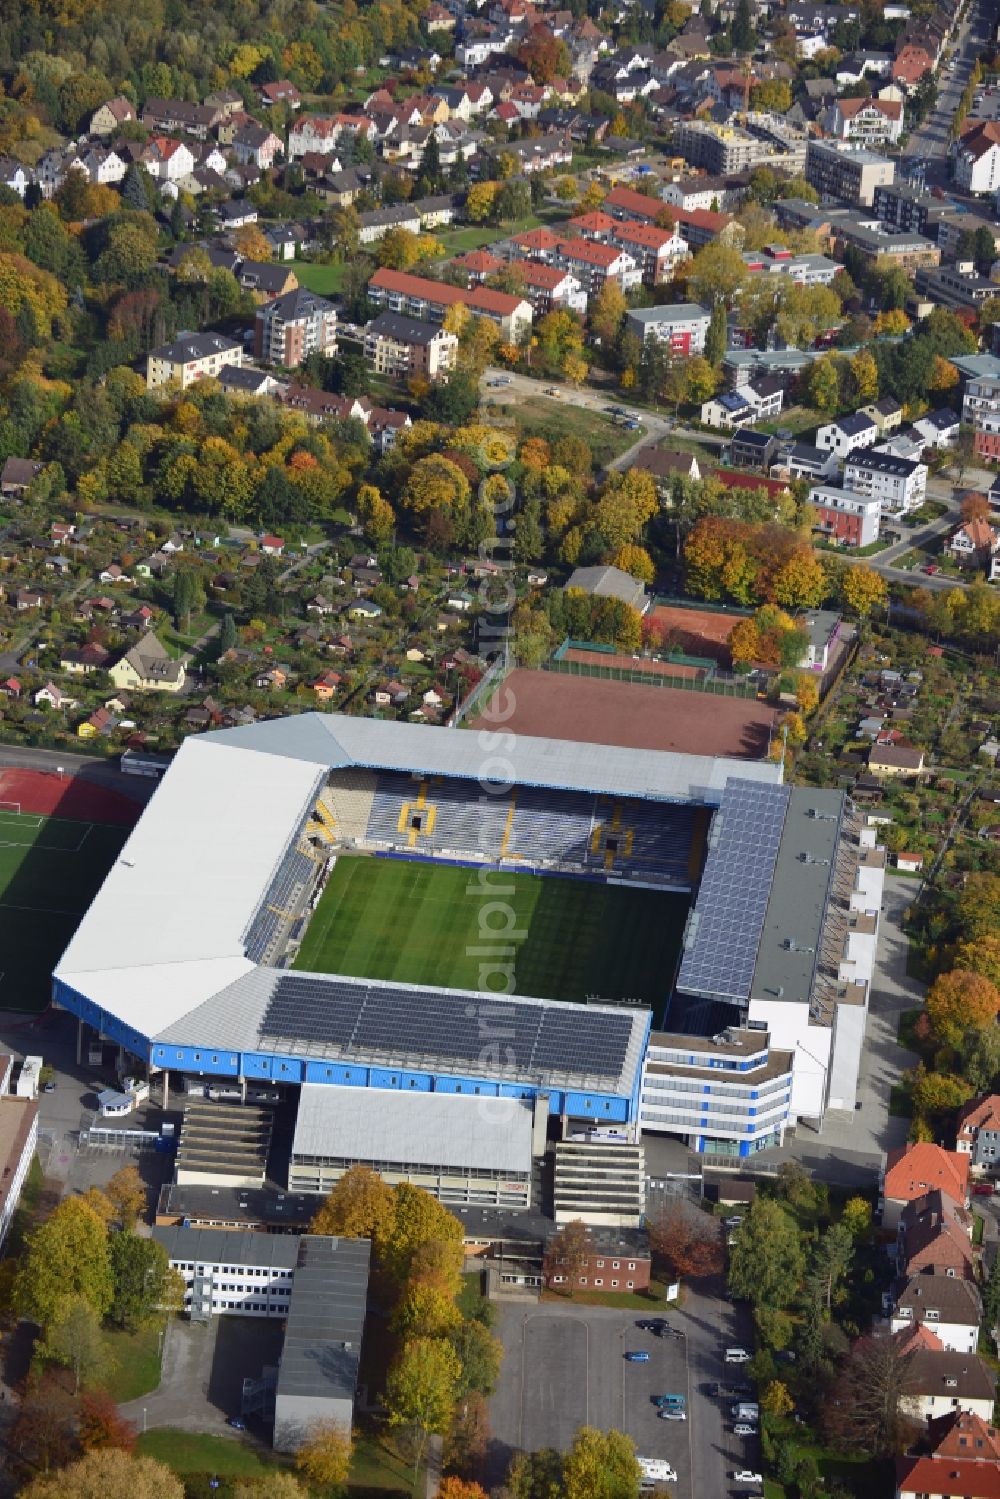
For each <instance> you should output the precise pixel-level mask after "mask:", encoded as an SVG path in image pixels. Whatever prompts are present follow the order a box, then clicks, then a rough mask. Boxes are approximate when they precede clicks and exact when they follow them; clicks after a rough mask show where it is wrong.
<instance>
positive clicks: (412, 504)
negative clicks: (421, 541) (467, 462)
mask: <svg viewBox="0 0 1000 1499" xmlns="http://www.w3.org/2000/svg"><path fill="white" fill-rule="evenodd" d="M400 498H401V500H402V503H403V505H404V506H405V507H406V509H407V510H412V511H415V512H416V513H417V514H422V513H426V512H427V511H430V510H446V511H450V512H455V511H457V510H460V509H463V508H464V507H465V506H466V505H467V504H468V501H469V481H468V479H467V478H466V477H465V474H464V473H463V472H462V470H461V469H460V468H459V467H458V465H457V464H455V463H453V462H452V461H451V459H450V458H445V457H443V456H442V455H441V454H440V453H430V454H428V456H427V457H426V458H420V459H418V461H417V462H416V463H415V464H414V465H413V467H412V469H411V470H410V475H409V478H408V479H407V481H406V483H405V485H404V486H403V491H402V494H401V496H400Z"/></svg>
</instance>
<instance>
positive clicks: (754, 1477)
mask: <svg viewBox="0 0 1000 1499" xmlns="http://www.w3.org/2000/svg"><path fill="white" fill-rule="evenodd" d="M733 1480H734V1482H736V1483H763V1482H764V1475H763V1474H762V1473H755V1472H754V1471H753V1469H752V1468H737V1469H736V1472H735V1473H734V1474H733Z"/></svg>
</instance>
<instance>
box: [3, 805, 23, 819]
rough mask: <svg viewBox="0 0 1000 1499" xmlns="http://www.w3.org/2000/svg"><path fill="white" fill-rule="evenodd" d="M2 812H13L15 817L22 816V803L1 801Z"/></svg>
mask: <svg viewBox="0 0 1000 1499" xmlns="http://www.w3.org/2000/svg"><path fill="white" fill-rule="evenodd" d="M0 812H10V813H13V815H14V816H15V817H20V815H21V803H20V802H0Z"/></svg>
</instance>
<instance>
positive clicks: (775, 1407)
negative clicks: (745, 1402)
mask: <svg viewBox="0 0 1000 1499" xmlns="http://www.w3.org/2000/svg"><path fill="white" fill-rule="evenodd" d="M760 1403H761V1406H762V1407H763V1409H764V1410H765V1411H766V1412H767V1414H768V1415H769V1416H787V1415H789V1414H790V1413H791V1412H792V1411H793V1410H794V1409H795V1401H794V1400H793V1399H792V1397H791V1395H789V1393H788V1387H787V1385H784V1384H782V1382H781V1380H780V1379H772V1380H771V1381H770V1383H769V1384H768V1385H767V1388H766V1389H765V1390H764V1393H763V1394H762V1395H761V1397H760Z"/></svg>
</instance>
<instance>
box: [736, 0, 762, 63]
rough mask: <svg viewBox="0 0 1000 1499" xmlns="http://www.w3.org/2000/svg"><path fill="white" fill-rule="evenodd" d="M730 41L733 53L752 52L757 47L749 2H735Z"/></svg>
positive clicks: (740, 0)
mask: <svg viewBox="0 0 1000 1499" xmlns="http://www.w3.org/2000/svg"><path fill="white" fill-rule="evenodd" d="M732 41H733V51H734V52H753V51H754V49H755V48H756V46H757V37H756V34H755V32H754V29H753V17H752V15H751V13H750V0H736V10H735V12H734V14H733V25H732Z"/></svg>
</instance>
